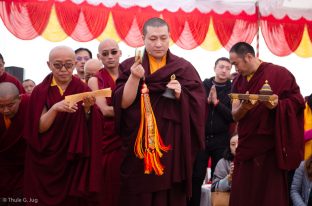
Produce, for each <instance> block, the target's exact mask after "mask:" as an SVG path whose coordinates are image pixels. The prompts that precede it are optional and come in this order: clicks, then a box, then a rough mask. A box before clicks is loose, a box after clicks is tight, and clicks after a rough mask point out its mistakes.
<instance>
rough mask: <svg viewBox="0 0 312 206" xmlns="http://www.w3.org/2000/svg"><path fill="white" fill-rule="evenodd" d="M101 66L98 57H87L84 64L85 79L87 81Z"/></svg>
mask: <svg viewBox="0 0 312 206" xmlns="http://www.w3.org/2000/svg"><path fill="white" fill-rule="evenodd" d="M102 67H103V64H102V62H101V61H100V60H98V59H89V60H88V61H87V62H86V63H85V65H84V76H85V78H84V79H85V81H86V83H88V81H89V79H90V78H91V77H93V76H95V74H96V73H97V72H98V71H99V70H100V69H101V68H102Z"/></svg>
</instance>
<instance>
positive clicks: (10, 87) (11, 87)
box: [0, 82, 19, 98]
mask: <svg viewBox="0 0 312 206" xmlns="http://www.w3.org/2000/svg"><path fill="white" fill-rule="evenodd" d="M18 95H19V91H18V89H17V87H16V86H15V84H13V83H11V82H2V83H0V98H4V97H9V96H10V97H14V96H18Z"/></svg>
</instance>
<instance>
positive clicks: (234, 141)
mask: <svg viewBox="0 0 312 206" xmlns="http://www.w3.org/2000/svg"><path fill="white" fill-rule="evenodd" d="M237 145H238V135H237V134H234V135H233V136H232V137H231V139H230V142H229V146H228V147H227V148H226V149H225V151H224V157H223V158H222V159H220V160H219V162H218V164H217V166H216V169H215V172H214V175H213V177H212V185H211V191H222V192H228V191H231V184H232V175H233V171H234V156H235V152H236V148H237Z"/></svg>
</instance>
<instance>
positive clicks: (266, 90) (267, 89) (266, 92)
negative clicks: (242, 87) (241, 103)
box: [229, 80, 276, 105]
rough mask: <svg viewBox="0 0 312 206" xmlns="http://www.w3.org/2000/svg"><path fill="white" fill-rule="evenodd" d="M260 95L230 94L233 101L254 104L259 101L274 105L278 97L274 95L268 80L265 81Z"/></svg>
mask: <svg viewBox="0 0 312 206" xmlns="http://www.w3.org/2000/svg"><path fill="white" fill-rule="evenodd" d="M259 93H260V94H240V93H230V94H229V97H230V98H231V100H232V101H233V100H246V101H250V102H251V103H252V104H256V103H257V101H261V102H270V103H271V104H272V105H273V104H274V100H275V99H276V96H274V95H273V91H272V89H271V86H270V85H269V82H268V80H265V83H264V84H263V86H262V88H261V89H260V90H259Z"/></svg>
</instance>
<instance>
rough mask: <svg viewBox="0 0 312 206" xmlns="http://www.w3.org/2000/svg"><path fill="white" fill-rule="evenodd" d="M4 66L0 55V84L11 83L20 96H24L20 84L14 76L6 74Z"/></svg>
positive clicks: (23, 90)
mask: <svg viewBox="0 0 312 206" xmlns="http://www.w3.org/2000/svg"><path fill="white" fill-rule="evenodd" d="M4 65H5V61H4V59H3V56H2V54H1V53H0V83H1V82H11V83H13V84H15V86H16V87H17V89H18V90H19V92H20V94H24V93H25V89H24V87H23V85H22V83H20V82H19V81H18V80H17V79H16V78H15V77H14V76H12V75H10V74H9V73H7V72H6V71H5V69H4Z"/></svg>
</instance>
